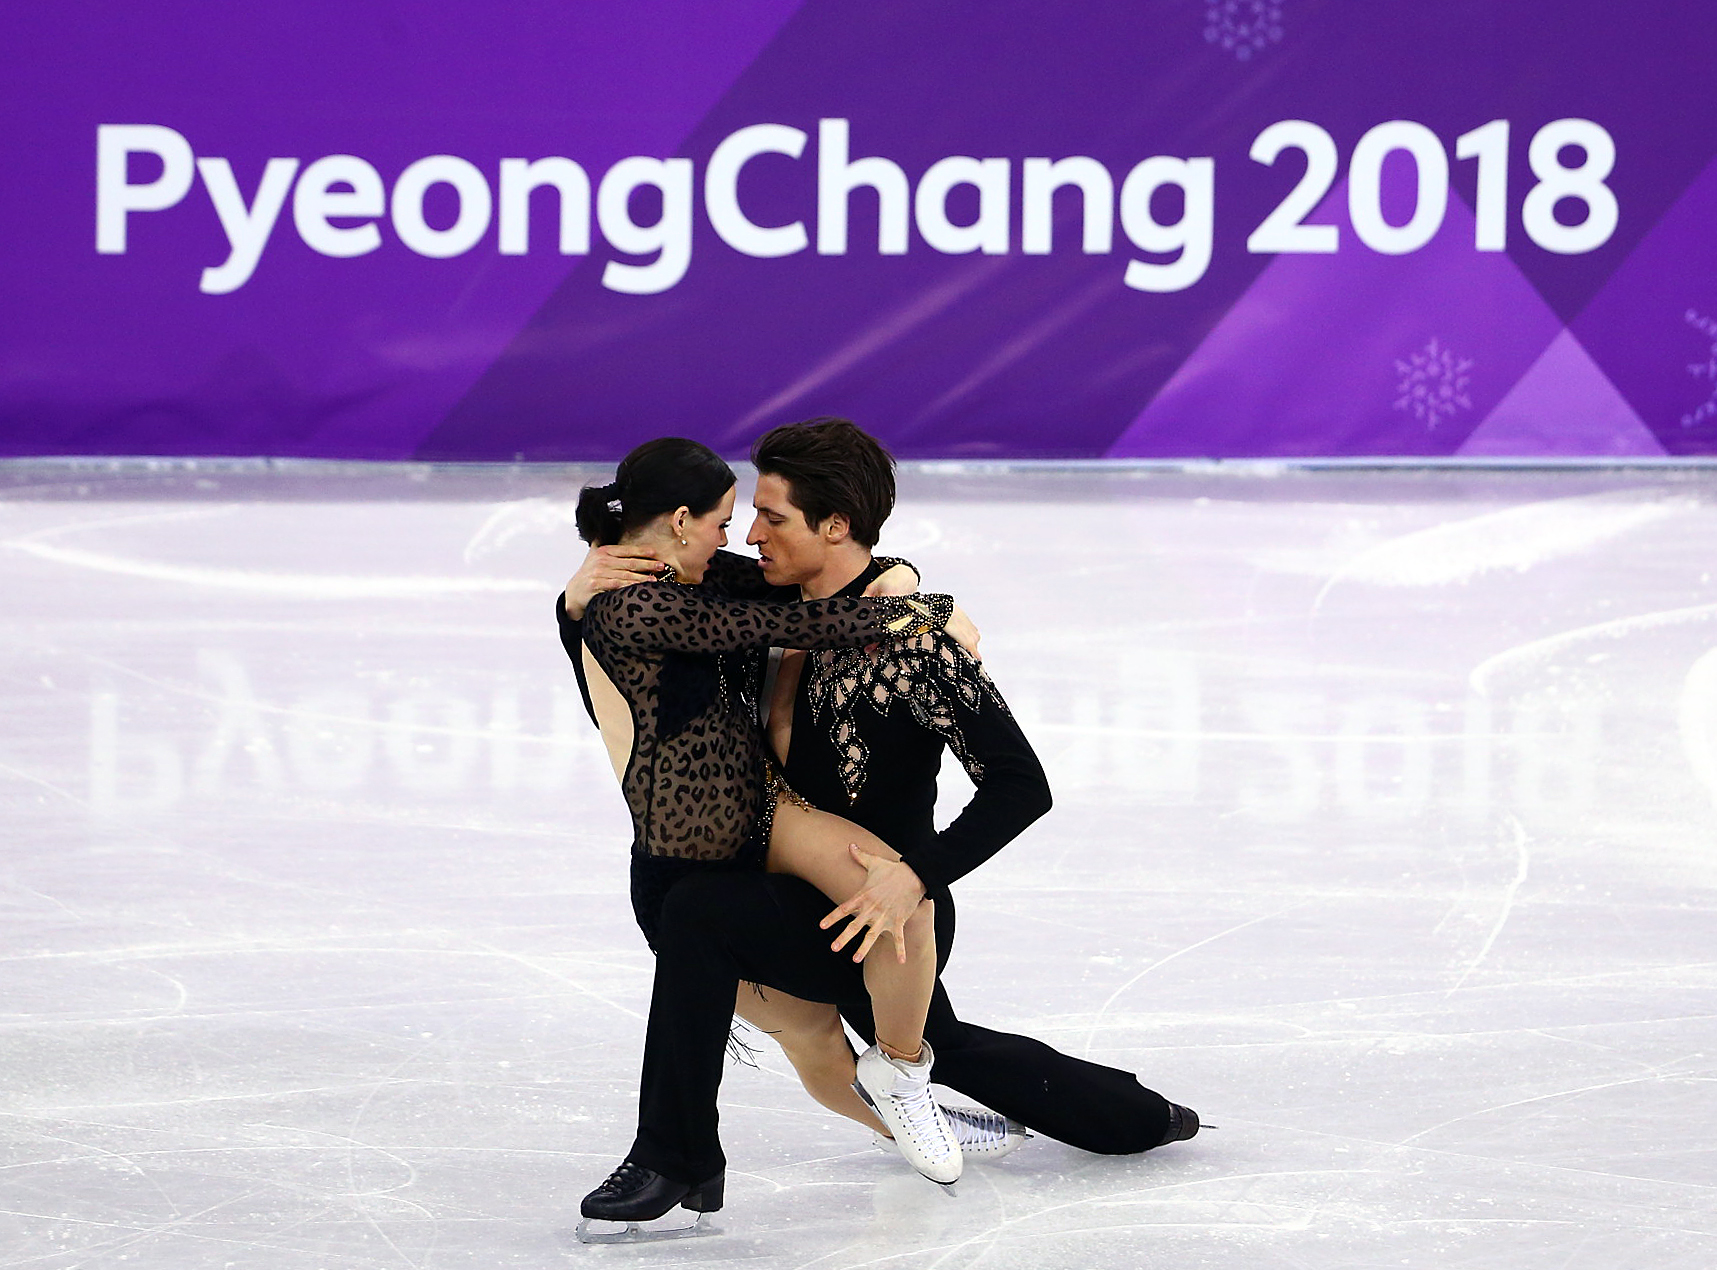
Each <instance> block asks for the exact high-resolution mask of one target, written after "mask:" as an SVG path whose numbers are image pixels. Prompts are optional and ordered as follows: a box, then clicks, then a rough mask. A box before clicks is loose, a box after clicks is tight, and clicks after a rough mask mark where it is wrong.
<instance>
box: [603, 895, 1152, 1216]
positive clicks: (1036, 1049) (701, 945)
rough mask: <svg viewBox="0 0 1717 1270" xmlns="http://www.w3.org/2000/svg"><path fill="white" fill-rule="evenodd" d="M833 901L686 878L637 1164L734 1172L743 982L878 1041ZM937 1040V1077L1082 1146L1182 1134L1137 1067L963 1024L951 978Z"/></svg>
mask: <svg viewBox="0 0 1717 1270" xmlns="http://www.w3.org/2000/svg"><path fill="white" fill-rule="evenodd" d="M831 907H832V905H831V904H830V903H829V901H828V900H827V899H826V898H824V896H823V895H822V893H821V892H819V891H818V890H817V889H816V888H815V887H813V886H811V885H810V884H809V883H808V882H803V881H801V880H799V879H798V878H793V877H786V876H783V875H780V874H769V873H750V872H747V873H716V872H711V873H704V874H694V875H691V876H688V877H686V878H683V879H681V880H680V881H678V882H676V883H675V884H674V886H673V888H672V889H671V890H670V891H669V893H668V896H667V899H666V901H665V902H664V904H663V906H662V910H661V918H660V923H659V925H658V927H657V932H656V978H655V985H654V990H653V994H652V996H651V1000H650V1018H649V1023H648V1026H647V1028H646V1031H645V1038H644V1068H643V1075H642V1079H641V1082H640V1089H639V1098H638V1136H637V1139H636V1140H635V1141H634V1142H633V1144H632V1149H631V1151H630V1152H628V1154H627V1158H628V1159H631V1160H635V1161H637V1162H638V1163H639V1164H642V1165H643V1166H644V1167H645V1168H649V1169H654V1170H655V1171H656V1172H658V1173H660V1174H662V1175H663V1176H665V1177H670V1178H673V1179H675V1180H677V1181H683V1182H694V1183H695V1182H701V1181H703V1180H705V1179H706V1178H709V1177H712V1176H713V1175H714V1174H715V1173H717V1172H718V1171H719V1170H721V1169H722V1168H724V1167H725V1165H726V1159H725V1157H724V1156H723V1155H722V1152H721V1142H720V1138H719V1135H718V1113H717V1109H716V1099H717V1093H718V1091H719V1089H720V1086H721V1076H722V1069H723V1065H724V1063H725V1060H726V1051H727V1038H728V1029H729V1027H730V1025H731V1022H732V1018H733V1000H734V993H735V991H736V990H737V988H738V986H739V984H740V982H741V981H744V980H750V981H751V982H753V983H756V984H759V985H762V986H764V987H767V988H776V989H779V990H780V991H782V992H786V993H790V994H792V995H793V996H797V997H803V998H804V999H806V1000H808V1001H827V1002H831V1003H833V1004H835V1005H836V1006H838V1007H839V1008H840V1010H841V1013H842V1015H843V1016H844V1017H845V1018H846V1019H847V1021H848V1022H849V1023H850V1024H851V1025H852V1027H853V1029H854V1031H856V1032H858V1033H859V1035H861V1036H863V1037H864V1038H866V1040H867V1041H868V1040H872V1039H874V1025H873V1023H872V1021H871V1013H870V997H869V994H868V993H867V992H866V991H865V986H864V976H863V972H862V968H861V967H860V966H857V965H855V964H854V963H853V961H852V958H851V957H850V956H849V955H847V954H845V953H836V952H832V951H830V949H829V941H830V939H831V938H832V936H831V934H830V932H828V931H824V930H820V929H819V928H818V926H817V923H818V922H819V921H820V920H821V919H822V918H823V916H824V915H825V914H826V913H827V912H828V911H829V909H830V908H831ZM936 908H937V921H936V926H937V955H938V958H939V959H941V960H942V961H944V962H945V961H946V958H947V952H948V949H949V947H950V946H951V945H952V943H953V925H954V924H953V904H952V903H951V902H949V901H948V898H947V896H946V895H943V896H940V897H938V900H937V905H936ZM944 910H946V915H944ZM924 1037H925V1039H926V1040H927V1041H929V1042H930V1045H931V1047H932V1048H933V1049H934V1050H935V1052H936V1066H935V1070H934V1074H933V1079H934V1080H935V1081H936V1083H938V1084H940V1085H946V1086H947V1087H949V1088H950V1089H955V1090H958V1091H959V1092H960V1093H962V1094H965V1095H966V1096H967V1097H969V1098H973V1099H975V1100H976V1101H978V1102H980V1103H982V1104H984V1105H985V1106H986V1107H989V1108H991V1109H992V1110H995V1111H999V1112H1001V1113H1002V1114H1003V1115H1005V1116H1010V1117H1012V1118H1013V1119H1015V1120H1017V1121H1019V1122H1020V1123H1021V1124H1023V1125H1025V1126H1026V1127H1027V1128H1029V1129H1032V1130H1033V1131H1035V1132H1038V1133H1042V1134H1044V1135H1046V1136H1048V1137H1052V1138H1056V1139H1058V1140H1060V1141H1062V1142H1066V1143H1068V1144H1069V1145H1071V1146H1076V1147H1080V1148H1082V1149H1084V1150H1086V1151H1094V1152H1099V1153H1102V1154H1107V1155H1127V1154H1132V1153H1134V1152H1138V1151H1148V1150H1150V1149H1151V1148H1152V1147H1154V1146H1157V1145H1159V1144H1160V1143H1161V1142H1162V1139H1163V1135H1164V1134H1165V1133H1166V1132H1167V1131H1168V1119H1169V1104H1168V1102H1167V1101H1166V1100H1165V1099H1164V1098H1163V1097H1162V1095H1161V1094H1158V1093H1155V1092H1154V1091H1152V1090H1149V1089H1146V1088H1145V1087H1144V1086H1142V1085H1140V1084H1139V1082H1138V1080H1137V1079H1136V1078H1135V1077H1134V1076H1133V1075H1132V1074H1131V1073H1129V1072H1123V1071H1118V1070H1116V1069H1115V1068H1113V1067H1104V1066H1101V1065H1100V1064H1097V1063H1090V1062H1086V1061H1085V1060H1084V1059H1079V1058H1074V1057H1072V1056H1071V1055H1067V1054H1063V1053H1061V1052H1059V1051H1058V1050H1055V1049H1052V1048H1050V1047H1049V1046H1048V1045H1045V1044H1044V1043H1043V1042H1041V1041H1037V1040H1033V1039H1032V1038H1031V1037H1028V1036H1015V1035H1012V1034H1010V1033H1007V1032H996V1031H992V1030H991V1029H989V1028H985V1027H978V1026H977V1025H976V1024H972V1023H966V1022H963V1021H962V1020H961V1019H960V1018H958V1017H957V1016H956V1015H955V1013H954V1007H953V1005H952V1003H950V1001H949V1000H948V994H947V992H946V991H944V990H943V988H942V985H941V983H940V981H938V983H937V985H936V992H935V996H934V997H933V998H932V1000H931V1003H930V1013H929V1017H928V1019H927V1021H926V1023H925V1028H924Z"/></svg>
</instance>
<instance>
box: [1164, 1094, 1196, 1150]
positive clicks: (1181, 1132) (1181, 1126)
mask: <svg viewBox="0 0 1717 1270" xmlns="http://www.w3.org/2000/svg"><path fill="white" fill-rule="evenodd" d="M1197 1132H1198V1113H1197V1112H1196V1111H1194V1110H1193V1109H1192V1108H1191V1107H1182V1106H1180V1105H1179V1104H1178V1103H1172V1102H1171V1103H1170V1104H1169V1127H1168V1131H1167V1132H1166V1133H1164V1134H1163V1140H1162V1141H1161V1142H1159V1143H1157V1145H1158V1146H1159V1147H1166V1146H1167V1145H1168V1144H1169V1143H1171V1142H1185V1141H1186V1140H1187V1139H1188V1138H1190V1137H1192V1136H1193V1135H1194V1134H1195V1133H1197Z"/></svg>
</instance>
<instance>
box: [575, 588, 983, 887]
mask: <svg viewBox="0 0 1717 1270" xmlns="http://www.w3.org/2000/svg"><path fill="white" fill-rule="evenodd" d="M952 609H953V600H952V599H951V598H950V597H948V596H945V595H941V596H939V595H917V596H906V597H878V598H874V599H872V598H862V597H856V598H837V599H830V600H816V601H811V602H809V603H803V604H777V603H759V602H754V601H745V600H733V599H722V598H718V597H715V596H711V595H708V594H704V593H702V592H700V591H699V590H697V589H695V588H692V587H687V586H681V585H679V584H678V583H677V582H676V581H674V580H673V578H672V574H671V573H670V574H668V575H667V580H665V581H660V582H646V583H641V584H639V585H637V586H630V587H625V588H622V589H621V590H618V591H610V592H607V593H605V594H603V595H599V596H597V597H596V598H595V599H593V600H592V601H591V602H590V606H589V608H588V609H587V610H586V612H585V616H584V640H585V643H586V644H587V645H588V647H589V648H590V652H591V656H593V657H594V658H595V659H596V661H597V663H598V664H599V665H600V666H601V667H602V669H603V670H604V671H605V672H606V673H607V675H608V677H609V678H610V679H611V680H612V681H613V683H614V686H615V687H616V688H617V689H619V691H620V693H621V695H622V696H623V697H625V699H626V702H627V705H628V707H629V708H630V710H631V714H632V727H633V739H632V754H631V757H630V759H629V761H628V762H627V765H626V771H625V775H624V776H623V777H622V778H621V787H622V789H623V791H624V793H625V796H626V803H627V806H628V807H629V809H630V810H631V813H632V824H633V829H634V836H633V850H634V851H635V852H637V853H640V854H642V855H646V856H651V857H658V858H661V857H674V858H678V859H683V860H703V861H712V862H713V861H733V860H737V859H738V858H739V857H740V855H741V853H742V852H743V851H744V850H745V849H746V847H747V846H751V845H753V844H752V837H753V831H754V829H755V827H756V826H757V824H758V823H759V820H760V818H761V816H762V813H763V809H764V798H765V797H766V794H765V785H766V781H767V772H768V768H767V757H766V756H767V742H766V741H765V739H764V736H763V731H762V729H761V727H760V726H759V724H758V722H757V719H758V710H757V695H758V692H759V691H760V687H761V682H760V674H759V669H758V658H757V657H756V655H755V654H756V652H757V650H759V649H764V648H768V647H770V646H781V647H787V648H804V649H824V648H847V647H863V646H864V645H866V644H876V643H886V642H888V641H890V640H893V639H895V638H911V637H912V636H913V635H915V634H918V633H921V632H923V631H924V630H926V629H933V628H939V627H941V626H942V625H944V624H945V623H946V622H947V620H948V615H949V613H950V612H951V611H952Z"/></svg>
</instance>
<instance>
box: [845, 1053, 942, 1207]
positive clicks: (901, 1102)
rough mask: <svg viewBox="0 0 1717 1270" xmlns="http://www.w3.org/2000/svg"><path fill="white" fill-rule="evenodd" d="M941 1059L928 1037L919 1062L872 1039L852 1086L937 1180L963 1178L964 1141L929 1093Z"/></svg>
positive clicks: (903, 1149) (910, 1157)
mask: <svg viewBox="0 0 1717 1270" xmlns="http://www.w3.org/2000/svg"><path fill="white" fill-rule="evenodd" d="M935 1059H936V1056H935V1054H933V1053H932V1052H931V1049H930V1043H929V1042H928V1041H926V1042H924V1048H923V1052H922V1053H921V1054H920V1055H919V1058H918V1061H917V1062H916V1063H907V1062H903V1061H902V1060H900V1059H898V1058H890V1057H889V1056H888V1055H886V1054H884V1053H883V1052H882V1050H881V1049H879V1048H878V1047H877V1046H875V1045H873V1046H871V1047H870V1048H869V1049H867V1050H866V1051H865V1052H864V1053H863V1054H862V1055H860V1056H859V1061H858V1079H857V1080H855V1081H854V1082H853V1088H854V1089H856V1090H857V1091H858V1095H859V1097H860V1098H863V1099H864V1100H865V1101H866V1102H867V1103H869V1104H870V1106H871V1110H872V1111H874V1112H876V1114H877V1115H878V1116H879V1117H880V1118H881V1119H882V1122H883V1124H885V1125H887V1126H888V1131H889V1132H890V1133H892V1134H893V1135H894V1142H895V1145H896V1146H897V1147H898V1148H899V1149H900V1153H901V1154H902V1155H904V1156H905V1157H906V1161H907V1163H908V1164H910V1165H912V1167H913V1168H915V1169H917V1170H918V1171H919V1172H920V1173H922V1174H923V1175H924V1176H925V1177H927V1178H929V1179H930V1180H931V1181H932V1182H938V1183H940V1184H941V1185H943V1186H952V1185H953V1184H954V1183H955V1182H957V1181H959V1180H960V1163H961V1161H960V1143H959V1141H958V1140H957V1139H956V1138H955V1137H954V1130H953V1127H952V1126H950V1125H949V1123H948V1117H947V1116H945V1115H943V1114H942V1109H941V1108H940V1107H938V1106H937V1105H936V1100H935V1099H934V1098H932V1097H931V1096H930V1065H931V1063H933V1062H934V1061H935Z"/></svg>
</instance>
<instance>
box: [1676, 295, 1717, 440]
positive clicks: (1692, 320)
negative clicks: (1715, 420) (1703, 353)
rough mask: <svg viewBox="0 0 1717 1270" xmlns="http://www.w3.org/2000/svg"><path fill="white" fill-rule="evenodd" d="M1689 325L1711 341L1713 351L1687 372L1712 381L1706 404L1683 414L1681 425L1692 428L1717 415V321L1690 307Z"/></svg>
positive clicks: (1688, 312) (1697, 377)
mask: <svg viewBox="0 0 1717 1270" xmlns="http://www.w3.org/2000/svg"><path fill="white" fill-rule="evenodd" d="M1687 325H1689V326H1691V327H1692V328H1693V329H1694V330H1696V331H1698V332H1699V333H1700V334H1701V335H1703V336H1705V337H1706V338H1708V339H1709V340H1710V341H1711V352H1710V354H1709V355H1708V356H1707V357H1706V359H1705V360H1704V361H1702V362H1694V363H1693V364H1692V365H1691V366H1689V367H1688V368H1687V373H1688V374H1689V375H1692V376H1693V377H1694V378H1695V379H1708V380H1710V381H1711V395H1710V396H1709V397H1707V398H1706V399H1705V404H1704V405H1702V406H1700V407H1699V409H1697V410H1695V411H1693V412H1692V413H1691V414H1684V415H1682V416H1681V426H1682V427H1684V428H1691V427H1692V426H1693V425H1694V424H1696V423H1703V422H1704V421H1705V420H1707V419H1709V418H1710V417H1711V416H1712V415H1717V321H1714V320H1713V319H1711V318H1708V317H1705V316H1704V315H1702V314H1699V313H1695V312H1694V311H1693V310H1692V309H1689V310H1687Z"/></svg>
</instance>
